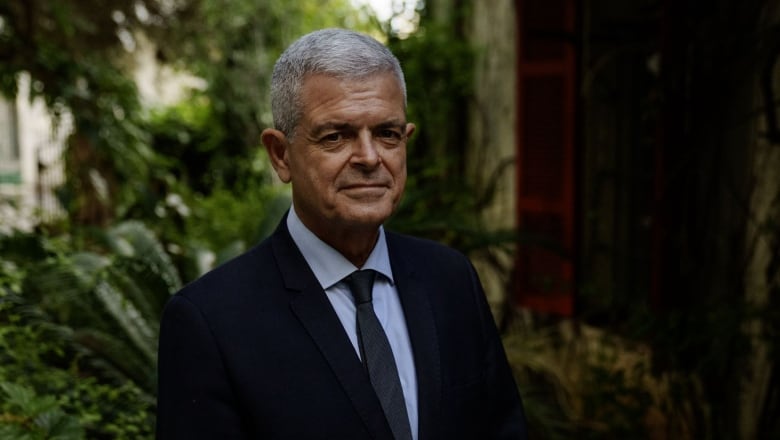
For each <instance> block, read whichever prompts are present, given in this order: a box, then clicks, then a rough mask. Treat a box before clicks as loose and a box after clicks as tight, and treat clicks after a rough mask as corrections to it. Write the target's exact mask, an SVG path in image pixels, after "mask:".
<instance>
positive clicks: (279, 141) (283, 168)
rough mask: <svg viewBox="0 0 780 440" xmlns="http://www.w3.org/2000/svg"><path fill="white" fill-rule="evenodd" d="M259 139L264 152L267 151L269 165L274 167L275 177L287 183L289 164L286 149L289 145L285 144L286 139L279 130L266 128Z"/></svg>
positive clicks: (288, 180)
mask: <svg viewBox="0 0 780 440" xmlns="http://www.w3.org/2000/svg"><path fill="white" fill-rule="evenodd" d="M260 139H261V140H262V141H263V145H265V149H266V151H268V157H269V158H271V165H272V166H273V167H274V170H276V175H277V176H279V180H281V181H282V182H284V183H289V182H290V162H289V157H288V154H287V149H288V148H289V146H290V144H289V143H288V142H287V137H286V136H285V135H284V133H282V132H281V131H279V130H276V129H273V128H266V129H265V130H263V132H262V133H261V134H260Z"/></svg>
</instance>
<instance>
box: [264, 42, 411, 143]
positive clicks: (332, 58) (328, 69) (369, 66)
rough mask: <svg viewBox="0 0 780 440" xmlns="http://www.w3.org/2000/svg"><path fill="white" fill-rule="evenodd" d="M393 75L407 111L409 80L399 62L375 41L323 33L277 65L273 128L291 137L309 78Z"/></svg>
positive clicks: (295, 47)
mask: <svg viewBox="0 0 780 440" xmlns="http://www.w3.org/2000/svg"><path fill="white" fill-rule="evenodd" d="M384 72H390V73H392V74H394V75H395V76H396V78H397V79H398V84H399V85H400V86H401V91H402V92H403V95H404V110H405V109H406V80H405V79H404V73H403V70H401V64H400V63H399V62H398V59H397V58H396V57H395V55H393V53H392V52H390V49H388V48H387V47H385V46H384V45H383V44H382V43H380V42H378V41H377V40H375V39H374V38H372V37H370V36H368V35H365V34H361V33H358V32H354V31H350V30H346V29H322V30H319V31H314V32H312V33H309V34H306V35H304V36H303V37H301V38H299V39H298V40H296V41H295V42H294V43H293V44H291V45H290V46H289V47H288V48H287V49H286V50H285V51H284V52H283V53H282V55H281V56H280V57H279V59H278V60H277V61H276V64H275V65H274V71H273V75H272V76H271V113H272V114H273V118H274V127H275V128H276V129H277V130H279V131H281V132H282V133H284V134H285V135H287V136H288V137H292V136H293V133H294V131H295V127H296V126H297V125H298V122H299V120H300V117H301V113H302V111H303V109H302V106H303V103H301V101H300V90H301V87H302V86H303V81H304V79H305V78H306V76H307V75H310V74H316V73H322V74H325V75H329V76H333V77H335V78H339V79H348V80H350V79H363V78H366V77H368V76H371V75H374V74H377V73H384Z"/></svg>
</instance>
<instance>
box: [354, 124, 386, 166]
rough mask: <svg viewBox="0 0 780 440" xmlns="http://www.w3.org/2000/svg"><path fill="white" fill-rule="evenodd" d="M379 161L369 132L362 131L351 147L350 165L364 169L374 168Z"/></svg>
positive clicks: (379, 158) (377, 152)
mask: <svg viewBox="0 0 780 440" xmlns="http://www.w3.org/2000/svg"><path fill="white" fill-rule="evenodd" d="M381 160H382V158H381V157H380V156H379V151H378V150H377V147H376V144H375V142H374V137H373V136H372V134H371V132H370V131H369V130H362V131H361V132H360V133H359V134H358V136H357V138H356V139H355V142H354V145H353V147H352V158H351V163H353V164H354V165H357V166H361V167H365V168H375V167H376V166H377V165H379V163H380V162H381Z"/></svg>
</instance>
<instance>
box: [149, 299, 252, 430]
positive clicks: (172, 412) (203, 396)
mask: <svg viewBox="0 0 780 440" xmlns="http://www.w3.org/2000/svg"><path fill="white" fill-rule="evenodd" d="M157 371H158V396H157V439H159V440H174V439H188V440H197V439H216V438H220V439H244V438H247V435H246V433H245V432H243V431H242V422H241V417H240V414H239V413H238V409H237V406H236V402H235V397H234V394H233V390H232V387H231V384H230V382H229V379H228V375H227V372H226V370H225V366H224V363H223V360H222V357H221V355H220V348H219V346H218V345H217V342H216V340H215V339H214V336H213V334H212V332H211V329H210V328H209V325H208V323H207V321H206V319H205V317H204V316H203V314H202V313H201V311H200V310H199V309H198V307H197V306H196V305H195V304H193V303H192V302H191V301H190V300H188V299H187V298H186V297H184V296H181V295H177V296H174V297H173V298H171V300H170V301H169V303H168V305H167V306H166V308H165V311H164V312H163V318H162V321H161V324H160V346H159V358H158V370H157Z"/></svg>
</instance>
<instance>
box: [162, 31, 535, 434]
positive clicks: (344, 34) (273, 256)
mask: <svg viewBox="0 0 780 440" xmlns="http://www.w3.org/2000/svg"><path fill="white" fill-rule="evenodd" d="M271 100H272V111H273V115H274V125H275V128H274V129H267V130H265V131H264V132H263V133H262V141H263V144H264V145H265V147H266V149H267V151H268V154H269V156H270V158H271V162H272V164H273V167H274V169H275V170H276V173H277V174H278V176H279V178H280V179H281V180H282V181H283V182H285V183H291V184H292V199H293V203H292V207H291V209H290V210H289V211H288V213H287V215H286V216H285V218H284V219H283V220H282V222H281V223H280V225H279V227H278V228H277V230H276V232H274V233H273V235H272V236H271V237H269V238H268V239H267V240H265V241H263V242H262V243H260V244H259V245H258V246H256V247H255V248H253V249H251V250H250V251H248V252H247V253H245V254H244V255H242V256H240V257H238V258H236V259H234V260H233V261H231V262H229V263H227V264H225V265H223V266H221V267H219V268H217V269H215V270H214V271H212V272H210V273H208V274H206V275H205V276H203V277H202V278H200V279H199V280H197V281H195V282H194V283H192V284H190V285H188V286H187V287H185V288H184V289H182V291H181V292H179V293H178V294H177V295H175V296H174V297H173V298H172V299H171V301H170V302H169V304H168V305H167V307H166V309H165V313H164V317H163V320H162V324H161V331H160V353H159V355H160V356H159V398H158V422H157V423H158V425H157V435H158V438H161V439H276V438H279V439H397V440H401V439H417V440H423V439H492V438H502V439H503V438H506V439H509V438H512V439H517V438H525V435H526V434H525V421H524V415H523V409H522V405H521V403H520V398H519V396H518V394H517V389H516V387H515V383H514V381H513V379H512V376H511V371H510V369H509V366H508V365H507V361H506V357H505V354H504V351H503V348H502V346H501V341H500V339H499V337H498V334H497V332H496V328H495V325H494V323H493V320H492V317H491V315H490V310H489V308H488V306H487V303H486V301H485V298H484V294H483V291H482V287H481V285H480V282H479V280H478V278H477V275H476V273H475V271H474V269H473V267H472V266H471V264H470V263H469V261H468V260H467V259H466V258H465V257H464V256H462V255H461V254H459V253H457V252H455V251H453V250H451V249H449V248H446V247H444V246H441V245H438V244H435V243H433V242H429V241H424V240H419V239H415V238H411V237H406V236H401V235H396V234H393V233H390V232H385V231H384V229H383V228H382V223H383V222H384V221H385V220H386V219H387V218H388V217H389V216H390V215H391V214H392V212H393V210H394V209H395V208H396V206H397V205H398V202H399V200H400V198H401V195H402V193H403V190H404V184H405V181H406V142H407V140H408V138H409V136H411V134H412V132H413V131H414V129H415V127H414V125H413V124H411V123H408V122H407V120H406V91H405V82H404V77H403V73H402V71H401V68H400V66H399V64H398V60H397V59H396V58H395V57H394V56H393V55H392V54H391V53H390V51H389V50H387V48H386V47H384V46H383V45H381V44H380V43H378V42H377V41H375V40H374V39H372V38H370V37H367V36H365V35H362V34H359V33H355V32H351V31H346V30H339V29H328V30H322V31H317V32H314V33H311V34H308V35H306V36H304V37H302V38H301V39H299V40H298V41H296V42H295V43H293V44H292V45H291V46H290V47H289V48H288V49H287V50H286V51H285V53H284V54H282V56H281V57H280V59H279V60H278V61H277V63H276V66H275V67H274V73H273V78H272V84H271ZM359 269H360V270H359Z"/></svg>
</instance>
